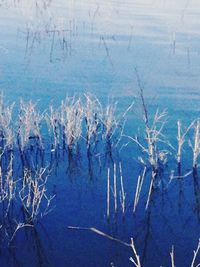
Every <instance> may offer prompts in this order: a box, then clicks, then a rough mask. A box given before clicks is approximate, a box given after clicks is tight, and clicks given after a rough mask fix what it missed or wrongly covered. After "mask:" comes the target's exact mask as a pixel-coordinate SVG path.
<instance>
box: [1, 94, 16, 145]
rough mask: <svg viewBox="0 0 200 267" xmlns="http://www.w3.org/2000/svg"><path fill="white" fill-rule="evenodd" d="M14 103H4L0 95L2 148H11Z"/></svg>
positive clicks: (12, 142)
mask: <svg viewBox="0 0 200 267" xmlns="http://www.w3.org/2000/svg"><path fill="white" fill-rule="evenodd" d="M13 107H14V103H13V104H12V105H10V106H7V107H6V106H5V105H4V100H3V95H2V94H1V95H0V141H1V146H2V148H3V149H6V148H8V149H12V147H13V144H14V133H13V128H12V113H13Z"/></svg>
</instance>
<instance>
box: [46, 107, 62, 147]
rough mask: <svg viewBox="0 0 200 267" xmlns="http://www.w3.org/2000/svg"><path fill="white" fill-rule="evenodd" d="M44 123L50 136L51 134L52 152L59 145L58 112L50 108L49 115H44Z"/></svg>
mask: <svg viewBox="0 0 200 267" xmlns="http://www.w3.org/2000/svg"><path fill="white" fill-rule="evenodd" d="M46 121H47V124H48V126H49V127H48V130H49V133H50V134H53V148H52V151H54V150H55V149H56V148H58V147H59V145H60V139H61V129H60V112H59V111H58V110H55V109H54V108H53V107H52V106H50V114H47V115H46Z"/></svg>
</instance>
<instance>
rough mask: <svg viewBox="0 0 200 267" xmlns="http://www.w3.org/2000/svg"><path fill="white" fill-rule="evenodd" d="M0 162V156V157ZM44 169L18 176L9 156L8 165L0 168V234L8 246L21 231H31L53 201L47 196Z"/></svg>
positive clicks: (46, 176) (48, 209)
mask: <svg viewBox="0 0 200 267" xmlns="http://www.w3.org/2000/svg"><path fill="white" fill-rule="evenodd" d="M1 159H2V156H1ZM48 176H49V175H48V172H47V168H39V169H38V170H35V172H33V170H28V169H24V170H23V172H22V175H18V174H17V172H16V169H15V166H14V162H13V156H11V157H10V159H9V161H8V164H7V165H5V162H3V161H1V164H0V207H1V212H0V215H1V216H0V218H1V219H0V234H1V237H2V242H3V241H4V242H7V243H8V244H9V243H10V242H11V241H12V240H13V238H14V236H15V234H16V233H17V231H18V230H19V229H21V228H23V227H26V226H31V227H34V225H35V224H36V222H37V221H38V219H39V218H41V217H43V216H45V215H47V214H48V213H49V212H50V211H51V209H52V207H51V203H52V200H53V198H54V195H53V196H49V194H48V193H47V180H48Z"/></svg>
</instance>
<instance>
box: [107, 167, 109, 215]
mask: <svg viewBox="0 0 200 267" xmlns="http://www.w3.org/2000/svg"><path fill="white" fill-rule="evenodd" d="M109 218H110V168H108V175H107V219H109Z"/></svg>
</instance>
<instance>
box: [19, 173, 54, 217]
mask: <svg viewBox="0 0 200 267" xmlns="http://www.w3.org/2000/svg"><path fill="white" fill-rule="evenodd" d="M45 172H46V168H40V169H39V170H38V171H37V172H36V173H35V175H34V176H33V175H32V174H31V172H30V171H29V170H26V169H25V170H24V177H23V186H22V189H21V190H20V191H19V198H20V200H21V202H22V205H23V207H24V209H25V210H26V212H27V214H28V215H29V218H28V220H29V221H31V222H34V221H35V220H36V219H37V216H38V215H39V214H40V215H41V216H43V215H46V214H47V213H48V211H47V208H49V206H50V202H51V200H52V199H53V198H54V196H51V197H50V198H48V197H47V194H46V191H47V188H46V184H47V180H48V175H46V174H45ZM44 201H46V202H47V204H46V208H44ZM42 205H43V209H44V213H42V211H41V207H42Z"/></svg>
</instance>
